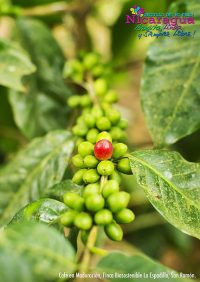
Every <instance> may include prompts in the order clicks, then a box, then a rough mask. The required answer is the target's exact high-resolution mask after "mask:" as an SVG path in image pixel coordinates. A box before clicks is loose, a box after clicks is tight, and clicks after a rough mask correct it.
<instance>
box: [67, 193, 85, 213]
mask: <svg viewBox="0 0 200 282" xmlns="http://www.w3.org/2000/svg"><path fill="white" fill-rule="evenodd" d="M63 199H64V203H65V204H66V205H67V206H68V207H69V208H71V209H74V210H76V211H82V210H83V208H84V199H83V198H82V197H81V196H79V195H78V194H75V193H72V192H67V193H66V194H65V195H64V196H63Z"/></svg>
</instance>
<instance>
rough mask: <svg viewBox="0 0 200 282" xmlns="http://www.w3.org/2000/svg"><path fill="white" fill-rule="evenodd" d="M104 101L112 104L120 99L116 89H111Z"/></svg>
mask: <svg viewBox="0 0 200 282" xmlns="http://www.w3.org/2000/svg"><path fill="white" fill-rule="evenodd" d="M104 101H105V102H107V103H110V104H113V103H116V102H117V101H118V95H117V92H116V91H115V90H109V91H108V92H107V93H106V95H105V98H104Z"/></svg>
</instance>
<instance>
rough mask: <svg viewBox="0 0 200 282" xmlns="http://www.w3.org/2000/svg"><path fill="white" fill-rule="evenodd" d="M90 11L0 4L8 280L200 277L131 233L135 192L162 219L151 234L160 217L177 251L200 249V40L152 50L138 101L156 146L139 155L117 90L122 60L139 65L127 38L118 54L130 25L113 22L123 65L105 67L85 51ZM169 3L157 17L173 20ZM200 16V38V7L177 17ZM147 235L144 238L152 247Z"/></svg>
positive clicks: (91, 5)
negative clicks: (147, 248)
mask: <svg viewBox="0 0 200 282" xmlns="http://www.w3.org/2000/svg"><path fill="white" fill-rule="evenodd" d="M82 2H83V1H82ZM82 2H81V1H74V3H73V1H71V2H70V1H59V0H57V1H56V0H31V1H24V0H12V1H0V15H1V18H2V25H1V24H0V34H1V33H2V30H3V33H6V36H5V34H4V36H2V37H1V38H0V92H1V93H0V96H1V97H0V123H1V124H0V131H1V132H0V160H1V163H0V164H1V166H0V224H1V227H2V230H1V236H0V250H1V252H0V262H1V263H0V277H1V279H0V281H2V282H13V281H17V282H18V281H20V282H27V281H30V282H31V281H33V282H35V281H39V282H40V281H41V282H44V281H76V280H77V279H80V278H83V279H87V278H90V279H91V278H92V279H93V280H95V279H99V280H102V281H105V280H110V281H122V279H129V280H130V281H135V280H136V279H140V280H141V281H150V280H151V279H153V280H155V279H158V280H159V281H161V280H162V281H172V280H174V281H192V279H191V278H193V279H198V278H199V277H198V274H197V273H196V274H193V273H190V274H189V273H188V272H186V271H185V274H184V269H182V270H181V269H179V268H178V267H177V270H172V269H171V268H169V267H167V266H165V265H164V264H161V263H160V262H157V261H156V260H153V259H151V258H149V257H148V256H146V255H144V254H143V253H142V251H139V250H137V249H136V248H134V247H133V244H134V240H137V238H136V237H137V236H135V237H134V235H133V236H131V239H130V236H129V232H130V234H135V233H132V231H134V229H136V230H137V228H138V229H139V228H140V224H141V221H140V218H141V217H142V216H143V215H141V214H140V211H139V212H138V205H140V203H139V204H138V202H137V195H138V194H137V193H140V192H137V191H136V192H135V190H137V189H138V191H140V189H141V190H142V191H144V192H145V194H146V198H147V199H148V201H149V202H150V203H151V204H152V206H153V207H154V208H155V209H156V212H152V213H153V214H154V216H153V218H151V217H148V215H147V216H146V218H147V220H146V221H145V222H142V224H146V225H147V226H145V227H144V228H146V227H148V226H150V227H151V226H153V225H154V223H153V220H155V218H157V219H159V221H160V222H161V221H162V224H163V222H165V223H166V222H169V223H170V224H171V225H173V226H174V227H175V228H174V229H173V230H174V231H173V232H174V233H176V232H177V233H176V234H179V235H177V238H176V239H174V238H175V237H176V235H174V237H173V240H174V241H176V244H177V245H178V246H182V245H185V244H186V240H192V238H196V241H195V242H197V243H196V244H199V243H198V240H197V239H200V165H199V163H198V161H199V159H200V155H199V129H200V111H199V109H200V98H199V90H198V86H199V76H198V74H199V60H200V53H199V48H198V46H199V43H200V39H199V36H197V37H196V38H195V39H193V40H192V39H188V38H187V39H181V40H180V38H173V39H171V38H170V39H169V38H162V39H161V38H160V39H156V40H155V41H153V42H152V43H151V44H150V46H149V49H148V52H147V58H146V61H145V63H144V70H143V75H142V83H141V87H140V88H141V89H140V90H141V91H140V100H141V105H142V110H143V113H144V116H145V119H146V123H147V126H148V129H149V132H150V135H151V137H152V140H153V141H152V142H153V143H151V145H150V146H146V145H145V147H146V148H145V149H142V148H139V149H136V148H133V147H134V146H133V145H132V144H131V140H130V135H129V133H130V131H129V130H128V131H127V128H128V125H129V123H130V120H129V118H127V116H128V115H127V114H126V110H125V109H124V108H123V107H122V106H120V102H119V97H123V93H122V94H121V93H120V91H118V90H116V89H117V87H115V84H117V82H118V79H121V78H120V73H121V72H122V71H121V68H120V63H121V61H122V62H123V60H124V54H126V55H127V58H128V59H129V58H131V56H129V55H128V49H129V48H128V46H129V44H130V43H129V40H128V39H127V42H126V48H125V47H122V46H121V44H122V41H123V37H124V36H126V35H127V34H126V32H130V30H129V31H127V30H128V29H127V30H124V33H125V34H123V32H122V34H121V35H120V33H118V36H119V38H122V39H121V40H119V41H120V42H118V44H117V43H116V38H115V37H116V29H120V22H121V21H122V16H121V15H118V16H116V19H115V25H113V27H112V33H111V40H112V44H113V49H112V52H113V55H114V56H113V57H114V58H116V60H115V59H113V61H112V60H110V61H109V60H105V58H104V56H102V55H100V52H97V51H96V50H95V51H93V49H97V48H92V45H91V46H87V44H89V43H88V42H89V41H90V40H92V38H90V40H89V39H88V37H89V36H91V34H90V33H89V32H88V31H87V28H86V26H85V25H86V24H85V23H86V20H87V19H88V18H89V19H90V18H91V17H92V15H93V14H94V13H97V11H98V9H100V8H99V5H100V6H101V4H100V3H98V2H100V1H97V3H96V1H94V2H93V1H85V3H82ZM105 2H106V1H105ZM124 2H125V3H123V4H122V3H121V4H120V3H118V4H116V5H118V9H119V10H120V9H121V13H123V11H124V10H126V9H127V7H129V6H130V5H131V4H132V2H131V3H130V1H124ZM154 2H155V1H152V3H153V4H152V5H153V7H154V6H155V3H154ZM170 2H174V1H170ZM163 3H165V4H163ZM163 3H160V4H159V5H160V6H159V9H160V10H162V11H165V9H166V8H167V6H168V4H169V3H167V1H163ZM102 5H103V4H102ZM104 5H106V3H104ZM144 5H147V6H146V7H147V8H148V5H150V4H144ZM162 5H165V6H162ZM194 7H196V8H195V17H196V24H195V25H192V26H189V29H190V30H191V31H193V29H194V28H195V29H197V28H198V27H199V11H200V9H198V8H200V3H198V1H197V0H192V1H186V0H179V1H176V2H175V3H172V5H171V6H170V7H169V11H174V12H181V11H182V12H192V11H194ZM100 10H101V9H100ZM80 19H81V20H80ZM78 22H79V25H78ZM62 23H65V25H66V26H67V33H66V34H65V36H66V38H67V39H68V38H74V37H75V39H74V41H73V40H72V42H73V44H72V43H71V44H72V47H70V48H71V49H73V50H74V52H72V53H73V54H69V53H70V52H69V53H68V51H69V50H65V48H62V47H63V45H62V44H64V46H65V44H68V43H66V42H64V43H63V42H59V43H58V41H57V39H56V38H57V37H56V35H55V34H56V33H55V30H56V27H60V29H61V30H59V31H58V33H59V32H61V34H62V32H63V30H62V28H63V26H62ZM93 23H94V22H93ZM76 24H77V25H78V27H79V29H78V31H77V32H75V29H76ZM63 25H64V24H63ZM71 25H72V26H73V28H72V27H71ZM92 25H93V24H92ZM69 26H70V27H71V29H70V28H69ZM5 27H6V28H5ZM121 28H122V26H121ZM123 28H124V26H123ZM4 29H5V31H4ZM58 29H59V28H58ZM131 32H132V31H131ZM7 33H8V34H7ZM77 34H78V37H77ZM120 36H121V37H120ZM129 36H130V38H131V40H135V41H134V42H137V41H136V39H135V34H132V33H131V34H129ZM76 37H77V38H76ZM61 41H62V40H61ZM85 42H86V43H85ZM124 44H125V43H124ZM115 45H117V46H118V48H117V49H116V46H115ZM188 45H189V47H187V46H188ZM67 46H68V47H69V46H70V45H67ZM93 47H94V46H93ZM123 48H124V49H123ZM131 50H132V45H131V49H130V50H129V52H131ZM121 52H122V53H121ZM123 52H125V53H123ZM64 53H65V54H64ZM122 58H123V59H122ZM126 67H127V68H128V66H127V65H125V68H126ZM122 78H123V80H125V78H124V76H123V74H122ZM128 102H129V103H134V101H132V100H131V101H128ZM127 133H128V134H127ZM193 139H195V140H197V139H198V140H197V146H196V147H197V149H196V148H195V152H194V154H192V153H191V155H190V157H189V158H187V154H185V153H184V152H185V151H184V150H183V154H184V157H185V158H184V157H183V156H182V155H181V154H180V153H182V149H181V148H182V147H181V146H182V145H183V144H184V140H186V141H185V142H186V145H187V146H188V147H189V151H190V149H191V152H192V150H193V148H192V147H193V146H195V145H194V144H196V143H193V141H192V140H193ZM181 142H183V143H181ZM180 144H181V145H180ZM187 152H188V151H187ZM186 159H189V160H190V161H188V160H186ZM192 161H193V162H192ZM195 161H196V162H195ZM134 180H135V181H136V182H137V184H136V183H135V182H134ZM127 183H128V184H127ZM133 186H134V187H133ZM139 195H140V197H141V195H142V194H139ZM142 199H143V201H146V199H145V200H144V197H143V195H142ZM142 204H144V202H143V203H142ZM145 209H146V210H148V209H151V207H150V206H149V205H148V204H147V207H145ZM152 213H151V214H152ZM159 214H160V216H159ZM155 225H156V224H155ZM169 228H171V227H169ZM141 229H142V228H141ZM178 230H180V231H181V232H179V231H178ZM140 232H141V233H139V234H140V235H139V237H140V239H142V238H143V237H144V240H145V241H146V240H147V241H148V239H147V238H148V237H146V236H147V235H149V238H150V239H149V240H151V236H150V234H145V233H148V232H146V231H145V230H144V229H142V230H141V231H140ZM185 233H186V234H187V235H189V236H187V235H185ZM153 236H154V235H153ZM156 236H157V235H156ZM156 238H158V239H156V240H157V241H158V244H162V241H161V243H159V237H156ZM125 240H127V241H129V243H127V242H125ZM184 240H185V241H184ZM193 240H195V239H193ZM112 241H116V242H112ZM150 244H151V243H150ZM181 244H182V245H181ZM182 248H183V247H182ZM198 266H199V264H198ZM180 270H181V271H180ZM198 270H199V268H198ZM179 272H180V273H179Z"/></svg>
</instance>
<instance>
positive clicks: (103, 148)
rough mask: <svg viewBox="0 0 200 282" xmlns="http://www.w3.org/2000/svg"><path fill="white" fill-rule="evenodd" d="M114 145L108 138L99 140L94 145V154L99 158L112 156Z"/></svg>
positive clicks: (104, 158) (103, 158) (105, 158)
mask: <svg viewBox="0 0 200 282" xmlns="http://www.w3.org/2000/svg"><path fill="white" fill-rule="evenodd" d="M112 153H113V146H112V143H111V142H110V141H108V140H107V139H102V140H100V141H98V142H97V143H96V144H95V146H94V155H95V157H96V158H97V159H98V160H101V161H103V160H107V159H110V158H111V157H112Z"/></svg>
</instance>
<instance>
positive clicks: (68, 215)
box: [60, 210, 77, 227]
mask: <svg viewBox="0 0 200 282" xmlns="http://www.w3.org/2000/svg"><path fill="white" fill-rule="evenodd" d="M76 215H77V212H76V211H75V210H70V211H67V212H65V213H64V214H62V215H61V217H60V223H61V224H62V225H64V226H66V227H72V226H73V223H74V219H75V217H76Z"/></svg>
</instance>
